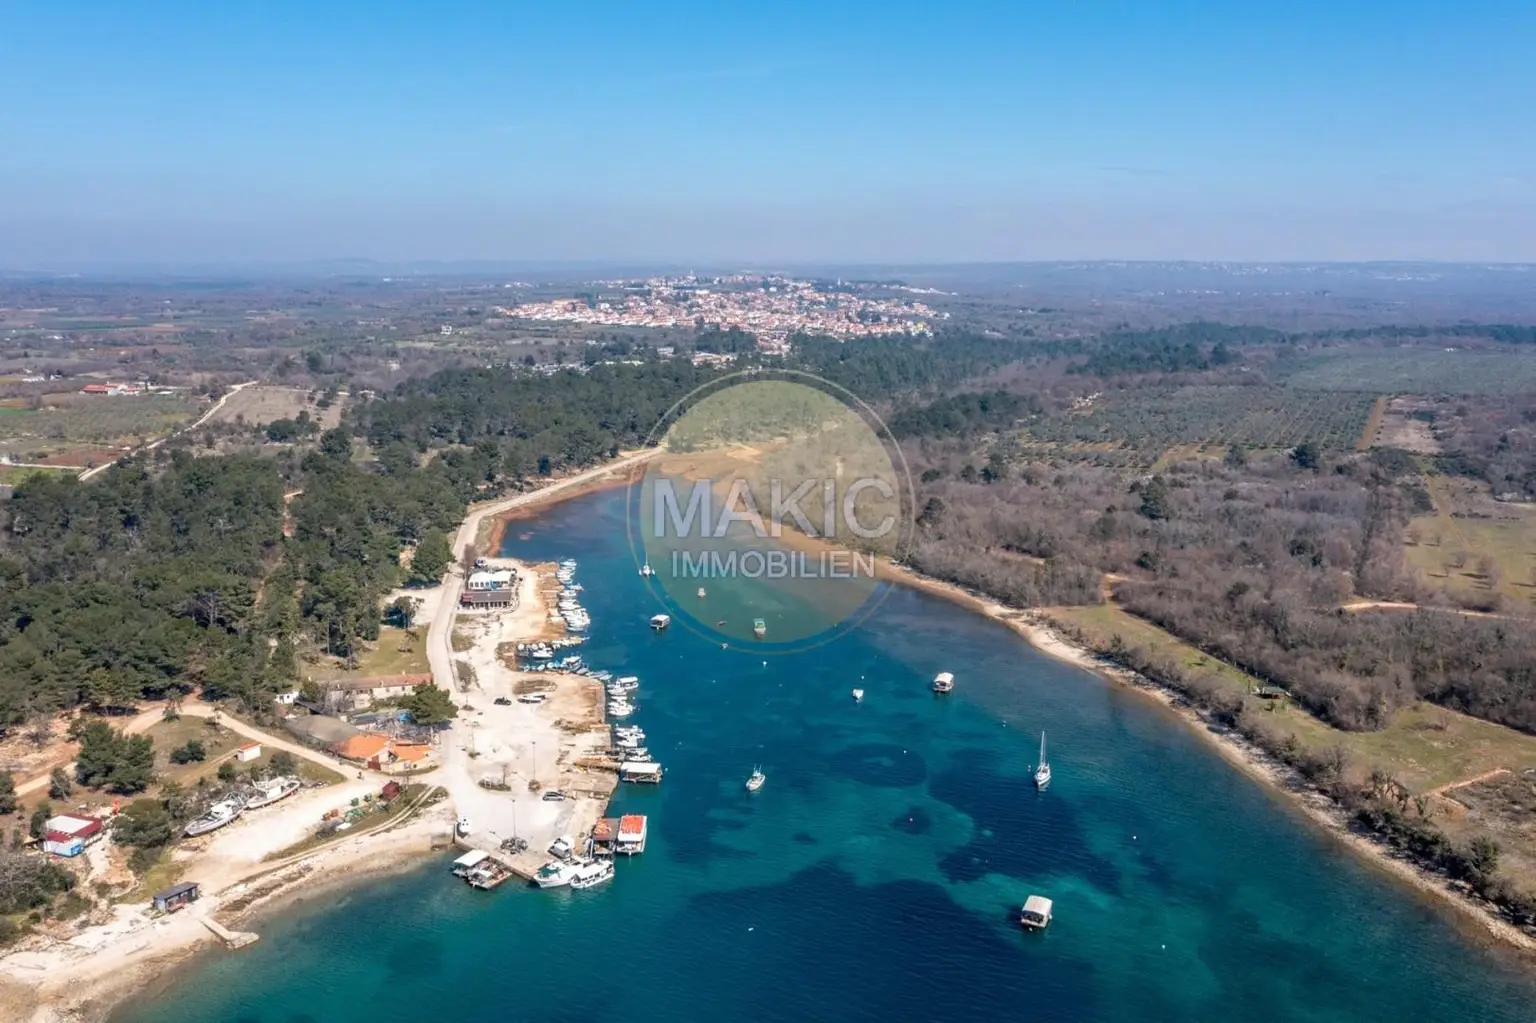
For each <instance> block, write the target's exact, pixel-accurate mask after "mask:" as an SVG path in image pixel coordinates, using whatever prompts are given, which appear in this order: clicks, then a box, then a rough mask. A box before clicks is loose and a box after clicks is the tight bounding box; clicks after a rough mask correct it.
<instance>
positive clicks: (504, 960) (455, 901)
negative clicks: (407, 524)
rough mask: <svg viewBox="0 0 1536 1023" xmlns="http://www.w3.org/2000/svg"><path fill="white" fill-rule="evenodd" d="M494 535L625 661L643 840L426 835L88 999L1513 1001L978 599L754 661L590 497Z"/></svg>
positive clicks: (424, 1003) (1501, 983) (659, 1016)
mask: <svg viewBox="0 0 1536 1023" xmlns="http://www.w3.org/2000/svg"><path fill="white" fill-rule="evenodd" d="M516 528H517V529H521V530H523V532H521V533H518V532H512V533H509V536H508V539H507V544H506V551H507V553H509V554H513V555H517V556H527V557H535V558H540V559H545V558H555V557H566V556H570V557H576V558H578V559H579V560H580V563H581V568H580V572H579V576H578V579H579V581H581V582H582V583H583V584H584V585H585V587H586V591H585V593H584V594H583V602H584V603H585V604H586V605H587V606H588V607H589V608H590V609H591V611H592V615H593V621H594V624H593V629H592V633H593V640H592V642H590V643H588V644H587V647H586V648H585V652H586V655H587V658H588V661H589V662H590V663H593V664H595V665H598V666H601V667H610V668H615V669H616V668H621V667H622V668H624V669H625V671H626V672H628V673H633V674H637V675H639V676H640V677H641V680H642V688H641V690H640V693H639V699H638V703H639V710H638V711H637V712H636V714H635V717H634V718H633V720H634V721H635V722H637V723H639V724H641V725H643V727H644V728H645V729H646V732H647V736H648V738H647V744H648V745H649V746H650V747H651V748H652V749H653V750H654V751H656V752H657V753H658V755H659V758H660V759H661V760H662V761H663V762H664V763H665V765H666V768H667V771H668V774H667V778H666V781H665V782H664V783H663V784H662V785H661V786H659V787H656V788H649V787H642V788H636V787H624V788H621V790H620V792H619V794H618V798H617V800H616V804H615V805H616V808H618V809H622V810H627V811H638V812H642V813H647V814H649V815H650V821H651V838H650V844H649V848H648V849H647V851H646V852H645V853H644V854H643V855H642V856H639V857H636V858H635V859H634V860H633V861H625V862H621V863H620V864H619V865H618V866H619V876H618V878H617V879H616V881H615V882H614V883H613V884H612V885H609V886H606V887H604V888H600V889H596V890H592V891H586V892H573V891H570V890H560V891H554V892H539V891H533V890H521V889H513V888H507V887H503V888H501V889H499V890H497V891H494V892H489V893H485V892H477V891H474V890H471V889H470V888H468V887H466V886H465V885H464V884H463V883H462V882H460V881H457V880H455V879H454V878H453V877H452V876H450V874H449V873H448V870H447V864H448V862H449V859H450V857H448V856H446V855H445V856H444V857H442V859H441V860H438V861H434V862H432V863H430V864H427V865H425V866H424V867H423V868H422V869H421V870H419V871H416V872H414V873H411V874H408V875H404V876H401V877H395V878H391V879H388V880H385V881H381V882H378V883H374V884H371V885H368V886H366V887H362V888H357V889H354V890H351V891H349V892H347V893H344V894H341V895H337V896H329V897H327V898H326V899H325V901H324V904H323V905H310V906H306V907H304V908H301V909H300V910H298V911H297V912H294V913H291V914H289V915H286V916H284V917H283V918H280V919H269V920H264V921H262V922H261V923H260V924H259V926H258V929H259V930H260V932H261V933H262V940H261V941H260V942H259V943H258V944H257V945H255V946H253V947H251V948H250V949H247V950H244V951H241V952H237V953H226V952H218V953H214V954H211V955H209V956H208V957H206V958H204V959H202V960H200V961H199V963H198V964H197V965H196V966H194V967H193V968H191V969H189V970H186V971H184V972H181V973H179V974H177V975H176V976H175V977H174V978H172V980H171V981H170V982H169V983H168V986H167V987H166V988H165V989H164V990H161V991H156V992H154V993H152V994H150V995H146V996H145V998H144V999H141V1000H140V1001H138V1002H137V1003H135V1004H134V1005H132V1006H128V1007H125V1008H124V1009H123V1010H122V1011H120V1012H119V1013H118V1014H117V1016H116V1017H114V1019H115V1023H314V1021H325V1023H353V1021H356V1023H374V1021H377V1020H380V1019H390V1020H400V1019H437V1020H449V1021H455V1023H460V1021H468V1023H479V1021H522V1020H527V1021H551V1023H553V1021H566V1020H572V1021H574V1020H583V1021H593V1020H598V1019H622V1020H625V1021H627V1023H640V1021H653V1020H654V1021H673V1020H675V1021H693V1020H710V1021H713V1020H721V1019H733V1020H749V1021H776V1023H777V1021H786V1023H787V1021H802V1020H848V1021H857V1020H869V1021H877V1020H878V1021H889V1020H893V1019H899V1020H933V1021H940V1020H976V1019H1025V1020H1042V1021H1107V1023H1119V1021H1173V1020H1179V1021H1190V1020H1220V1021H1243V1023H1247V1021H1254V1023H1270V1021H1275V1023H1280V1021H1286V1023H1291V1021H1381V1023H1401V1021H1405V1020H1413V1021H1415V1023H1433V1021H1456V1023H1475V1021H1511V1023H1513V1021H1520V1023H1529V1021H1530V1020H1531V1019H1533V1018H1536V1008H1533V1007H1536V984H1533V982H1532V980H1531V978H1530V977H1529V975H1527V974H1525V973H1523V972H1521V971H1520V970H1519V969H1518V968H1516V967H1515V966H1514V965H1513V964H1511V963H1509V962H1508V961H1507V960H1506V959H1505V958H1504V957H1503V956H1501V955H1500V954H1499V953H1497V952H1494V951H1490V950H1486V949H1480V948H1477V947H1475V946H1474V945H1472V944H1470V943H1469V942H1468V941H1467V940H1466V939H1464V938H1463V937H1462V936H1460V935H1459V934H1458V933H1457V931H1456V929H1455V927H1454V926H1453V924H1452V922H1451V921H1449V920H1448V919H1447V918H1446V916H1445V915H1444V914H1443V913H1442V912H1440V911H1439V910H1437V909H1434V908H1432V907H1430V906H1428V905H1426V904H1425V903H1424V902H1423V901H1421V899H1420V898H1419V897H1417V896H1416V895H1414V894H1413V893H1411V892H1408V891H1406V890H1405V889H1403V888H1401V887H1399V886H1397V885H1395V884H1393V883H1392V882H1391V881H1389V880H1387V879H1384V878H1382V877H1379V876H1378V875H1377V874H1376V873H1374V872H1372V871H1371V870H1370V869H1369V868H1367V867H1365V866H1363V865H1361V864H1360V863H1358V862H1357V861H1356V860H1355V859H1353V858H1351V857H1350V856H1349V855H1348V854H1347V853H1345V852H1343V851H1342V850H1341V849H1339V848H1338V847H1337V845H1336V844H1335V843H1333V842H1332V841H1331V840H1330V839H1328V838H1327V837H1326V836H1323V835H1320V834H1318V833H1316V832H1315V831H1314V830H1313V829H1311V828H1310V827H1309V826H1308V825H1306V824H1305V822H1303V821H1302V820H1301V819H1299V818H1298V816H1297V815H1295V814H1294V813H1292V812H1290V811H1289V810H1288V809H1287V808H1285V807H1284V806H1283V805H1282V804H1281V803H1280V802H1279V801H1278V799H1277V798H1275V797H1273V796H1271V795H1269V794H1268V793H1266V792H1264V791H1263V790H1261V789H1260V788H1259V787H1258V786H1257V785H1256V784H1254V783H1253V782H1251V781H1250V780H1248V779H1247V778H1245V777H1243V776H1242V775H1241V774H1239V773H1238V772H1237V771H1235V770H1234V769H1233V768H1232V767H1231V766H1229V765H1228V764H1226V763H1225V762H1224V761H1222V760H1221V759H1220V758H1219V757H1218V756H1217V755H1215V754H1214V753H1212V752H1211V751H1210V750H1209V749H1208V748H1206V747H1205V746H1204V745H1203V744H1202V743H1201V741H1200V740H1199V739H1198V737H1196V736H1193V735H1191V734H1190V733H1189V732H1188V731H1187V729H1186V728H1185V726H1183V725H1182V724H1181V723H1179V722H1178V721H1176V720H1175V719H1173V718H1172V717H1171V716H1169V715H1168V714H1167V713H1166V712H1165V711H1163V710H1162V709H1161V708H1159V707H1157V706H1155V705H1153V704H1151V703H1150V702H1148V701H1146V700H1144V699H1143V698H1141V697H1138V696H1136V695H1135V694H1131V693H1125V692H1121V691H1117V690H1116V689H1114V688H1112V687H1110V686H1108V685H1107V684H1105V683H1104V682H1102V681H1101V680H1099V679H1097V678H1095V677H1094V676H1092V675H1089V674H1087V673H1085V672H1081V671H1078V670H1077V669H1074V668H1071V667H1067V666H1064V665H1061V664H1059V663H1057V662H1054V661H1052V660H1049V659H1047V658H1045V657H1043V656H1042V655H1040V654H1037V653H1036V652H1035V651H1033V650H1032V649H1031V648H1030V647H1029V646H1028V645H1027V644H1026V643H1024V642H1023V641H1022V640H1021V639H1019V638H1018V637H1016V636H1015V635H1013V634H1012V633H1011V632H1009V631H1008V630H1006V629H1004V628H1003V627H1001V626H998V625H996V624H995V623H992V622H989V621H986V620H983V619H981V618H978V617H976V616H974V615H971V614H969V613H967V612H965V611H963V610H961V609H959V608H957V607H954V606H952V605H949V604H947V603H945V602H942V601H939V600H936V599H934V598H930V597H927V596H924V595H922V594H918V593H913V592H909V591H904V590H897V591H896V592H894V593H892V594H891V595H890V597H889V598H888V599H887V600H886V601H885V602H884V603H883V604H882V605H881V606H880V607H879V609H878V610H877V611H876V613H875V614H874V615H873V616H872V617H871V618H870V619H869V620H868V621H867V622H866V623H865V624H864V625H863V626H861V627H860V628H859V629H858V630H856V631H855V632H853V633H852V634H850V635H848V636H845V637H843V638H841V639H839V640H837V641H836V642H835V643H833V644H830V645H827V646H824V647H820V648H817V649H813V650H809V651H805V652H802V653H797V654H792V655H785V656H769V657H767V658H766V659H765V658H764V657H763V656H762V655H761V652H758V653H757V654H756V655H754V654H753V653H752V652H749V651H737V650H734V649H732V650H722V649H720V645H719V643H718V642H711V641H709V640H706V639H705V638H702V637H701V636H699V635H697V634H695V633H692V632H690V631H688V630H686V629H680V628H679V629H673V630H671V631H670V632H668V633H665V634H661V635H655V634H653V633H651V632H650V631H649V630H648V629H647V628H646V624H645V622H646V618H647V617H649V615H650V614H652V613H653V612H654V611H655V610H656V607H655V606H654V605H653V603H652V602H651V600H650V599H649V598H648V597H647V596H646V590H645V588H644V586H643V584H642V581H641V580H640V578H639V577H638V576H637V575H636V573H635V570H634V563H633V561H632V560H631V555H630V552H629V547H628V544H627V542H626V540H625V530H624V526H623V495H622V493H607V494H596V495H592V496H589V497H586V498H582V499H580V500H578V501H574V502H572V503H570V504H567V505H563V506H561V507H559V508H557V509H555V510H553V511H552V512H550V513H549V514H548V515H547V516H546V517H545V518H543V519H539V520H535V521H532V522H529V523H523V524H519V526H518V527H516ZM941 670H951V671H954V672H955V674H956V676H957V689H956V691H955V693H953V694H952V695H950V696H948V697H935V696H934V695H932V694H931V693H930V692H929V691H928V689H927V685H928V682H929V680H930V679H932V677H933V676H934V674H935V673H937V672H938V671H941ZM856 686H857V687H861V688H863V689H865V690H866V696H865V700H864V703H863V704H861V705H855V704H854V703H853V701H852V698H851V696H850V690H851V689H853V688H854V687H856ZM1042 728H1044V729H1046V730H1047V731H1048V732H1049V734H1050V749H1051V760H1052V764H1053V766H1054V769H1055V780H1054V781H1053V783H1052V786H1051V789H1050V790H1049V791H1048V792H1046V793H1044V794H1039V793H1036V792H1035V791H1034V789H1033V786H1032V784H1031V783H1030V772H1031V769H1032V765H1033V762H1034V759H1035V752H1036V746H1037V744H1038V741H1039V732H1040V729H1042ZM756 763H761V764H762V765H763V768H764V771H765V772H766V773H767V775H768V782H767V784H766V785H765V786H764V787H763V789H762V790H761V791H759V792H757V793H755V794H751V795H749V794H748V793H746V792H745V791H744V789H743V787H742V783H743V781H744V780H745V778H746V776H747V774H748V773H749V772H750V771H751V769H752V766H753V765H754V764H756ZM1031 893H1041V894H1046V895H1049V896H1050V897H1052V898H1054V899H1055V901H1056V914H1057V916H1056V922H1055V923H1054V925H1053V926H1052V927H1051V928H1050V930H1049V931H1047V932H1045V933H1042V934H1024V933H1021V932H1020V930H1019V928H1018V926H1017V924H1016V923H1015V920H1016V913H1017V910H1018V907H1019V905H1020V904H1021V903H1022V902H1023V901H1024V898H1025V897H1026V896H1027V895H1029V894H1031Z"/></svg>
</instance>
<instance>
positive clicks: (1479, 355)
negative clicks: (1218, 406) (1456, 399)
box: [1276, 345, 1536, 394]
mask: <svg viewBox="0 0 1536 1023" xmlns="http://www.w3.org/2000/svg"><path fill="white" fill-rule="evenodd" d="M1276 370H1277V371H1278V372H1279V373H1280V374H1281V375H1282V376H1283V377H1284V378H1285V381H1286V383H1287V384H1288V385H1290V386H1291V387H1294V388H1297V389H1305V390H1327V391H1369V392H1371V393H1374V394H1516V393H1522V392H1526V391H1531V390H1536V352H1528V351H1525V350H1523V349H1519V348H1513V347H1509V346H1501V347H1499V348H1450V349H1447V348H1432V347H1428V346H1407V345H1405V346H1402V347H1399V348H1366V349H1362V348H1347V349H1346V348H1340V349H1324V350H1322V351H1319V352H1315V353H1312V354H1309V355H1302V356H1299V357H1297V358H1296V359H1287V360H1283V361H1281V362H1279V363H1277V364H1276Z"/></svg>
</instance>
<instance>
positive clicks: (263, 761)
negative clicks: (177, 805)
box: [145, 715, 344, 788]
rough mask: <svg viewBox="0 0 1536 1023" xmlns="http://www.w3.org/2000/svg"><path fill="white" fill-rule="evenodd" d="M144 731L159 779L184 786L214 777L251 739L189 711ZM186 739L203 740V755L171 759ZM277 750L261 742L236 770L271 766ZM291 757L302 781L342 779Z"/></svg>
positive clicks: (246, 770) (331, 783)
mask: <svg viewBox="0 0 1536 1023" xmlns="http://www.w3.org/2000/svg"><path fill="white" fill-rule="evenodd" d="M145 734H146V735H148V736H149V737H150V738H152V739H154V740H155V773H156V774H157V775H159V777H160V778H161V779H164V780H170V781H174V782H176V783H177V784H178V785H181V786H182V787H184V788H190V787H191V786H194V785H196V784H197V782H198V779H200V778H207V779H208V780H209V782H210V783H212V782H213V781H215V780H216V776H217V774H218V770H219V763H220V762H221V761H223V760H225V759H226V758H228V757H229V755H230V754H231V753H233V752H234V751H235V750H236V749H237V748H238V747H240V746H243V745H245V744H246V743H248V742H250V741H251V740H250V739H247V738H246V737H245V736H243V735H241V734H239V733H238V732H235V731H233V730H231V729H228V728H222V727H212V726H210V724H209V719H208V718H201V717H192V716H190V715H185V716H183V717H180V718H177V719H176V720H175V721H157V722H155V724H153V725H151V726H150V728H149V730H148V731H147V732H145ZM189 739H196V740H198V741H199V742H201V743H202V744H203V750H204V752H205V753H206V756H205V757H204V759H203V760H201V761H198V762H195V763H190V764H173V763H171V761H170V757H171V751H172V750H174V749H176V748H178V747H180V746H184V745H186V743H187V741H188V740H189ZM277 752H278V751H277V750H275V749H273V748H272V747H270V746H263V747H262V750H261V756H259V757H257V758H256V759H255V760H251V761H247V762H245V763H242V764H238V765H237V766H238V768H239V770H240V773H241V774H242V775H245V774H248V773H250V772H251V771H252V770H257V771H265V770H266V769H267V768H268V767H270V766H271V763H272V757H273V756H274V755H275V754H276V753H277ZM295 759H296V760H297V761H298V774H299V777H300V778H301V779H303V780H304V781H314V782H320V783H322V784H325V785H334V784H335V783H336V782H339V781H343V780H344V779H343V778H342V776H341V775H340V774H339V773H337V772H336V771H333V770H331V769H330V768H328V767H325V766H324V765H322V764H317V763H315V762H314V761H312V760H305V759H304V758H303V757H296V758H295Z"/></svg>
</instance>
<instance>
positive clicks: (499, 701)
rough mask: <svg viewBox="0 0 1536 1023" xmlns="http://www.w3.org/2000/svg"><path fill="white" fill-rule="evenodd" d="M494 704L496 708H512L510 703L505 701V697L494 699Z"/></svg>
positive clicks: (507, 700)
mask: <svg viewBox="0 0 1536 1023" xmlns="http://www.w3.org/2000/svg"><path fill="white" fill-rule="evenodd" d="M495 703H496V706H498V707H510V706H512V701H511V700H509V699H507V698H506V697H505V696H498V697H496V700H495Z"/></svg>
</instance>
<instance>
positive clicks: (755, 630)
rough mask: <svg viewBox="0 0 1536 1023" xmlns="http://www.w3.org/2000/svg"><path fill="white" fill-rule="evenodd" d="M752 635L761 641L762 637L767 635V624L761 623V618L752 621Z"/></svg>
mask: <svg viewBox="0 0 1536 1023" xmlns="http://www.w3.org/2000/svg"><path fill="white" fill-rule="evenodd" d="M752 635H754V636H756V637H757V638H758V639H762V638H763V637H764V636H766V635H768V623H767V622H765V621H763V620H762V619H761V618H754V619H752Z"/></svg>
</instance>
